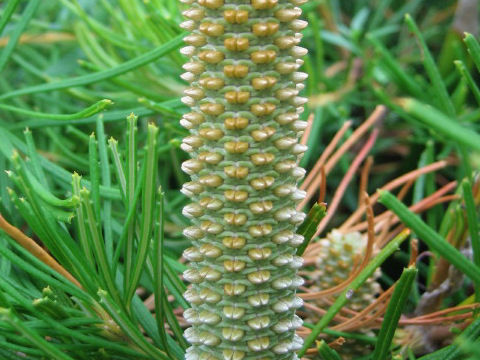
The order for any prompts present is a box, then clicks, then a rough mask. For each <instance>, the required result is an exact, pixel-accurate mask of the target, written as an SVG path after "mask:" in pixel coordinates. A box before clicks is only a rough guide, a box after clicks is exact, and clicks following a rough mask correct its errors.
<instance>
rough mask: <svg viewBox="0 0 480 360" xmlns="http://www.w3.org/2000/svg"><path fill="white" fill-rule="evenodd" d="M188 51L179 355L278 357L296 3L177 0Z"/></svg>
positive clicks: (286, 253) (294, 177) (284, 355)
mask: <svg viewBox="0 0 480 360" xmlns="http://www.w3.org/2000/svg"><path fill="white" fill-rule="evenodd" d="M183 2H185V3H188V4H190V6H189V9H188V10H186V11H185V12H184V15H185V17H186V18H187V19H188V20H187V21H185V22H183V23H182V27H183V28H185V29H187V30H189V31H190V32H191V34H190V35H188V36H187V37H186V38H185V42H186V43H187V44H188V46H186V47H184V48H183V49H182V50H181V52H182V53H183V54H184V55H186V56H188V57H189V58H190V61H189V62H187V63H186V64H185V65H184V69H185V70H186V71H187V72H186V73H185V74H183V75H182V78H183V79H184V80H186V81H188V82H189V83H190V87H188V88H187V89H186V90H185V96H184V97H183V98H182V101H183V102H184V103H185V104H187V105H188V106H189V107H191V112H189V113H187V114H185V115H184V117H183V118H182V120H181V124H182V125H183V126H184V127H185V128H187V129H189V130H190V136H188V137H186V138H185V139H184V140H183V143H182V149H183V150H185V151H187V152H188V153H190V156H191V159H190V160H187V161H185V162H184V163H183V165H182V168H183V170H184V171H185V172H186V173H188V174H189V175H190V176H191V181H190V182H188V183H186V184H184V186H183V188H182V191H183V193H184V194H186V195H187V196H189V197H190V198H191V200H192V203H191V204H189V205H187V206H186V207H185V208H184V211H183V213H184V215H185V216H187V217H188V218H190V219H191V221H192V224H193V225H192V226H190V227H188V228H186V229H185V231H184V234H185V236H187V237H188V238H189V239H190V240H191V241H192V245H193V246H192V247H190V248H188V249H187V250H186V251H185V253H184V256H185V258H186V259H188V260H189V261H190V265H189V268H188V270H187V271H186V272H185V273H184V278H185V279H186V280H187V281H189V282H190V283H191V286H190V287H189V289H188V290H187V292H186V293H185V298H186V299H187V300H188V301H189V302H190V304H191V305H192V308H191V309H188V310H186V311H185V314H184V317H185V319H186V320H187V321H188V322H189V323H190V324H191V325H192V326H191V328H189V329H187V330H186V331H185V337H186V338H187V340H188V341H189V342H190V343H191V344H192V346H191V347H190V348H189V349H188V351H187V355H186V359H187V360H244V359H245V360H253V359H255V360H273V359H275V360H290V359H297V356H296V355H295V351H296V350H298V349H299V348H300V347H301V345H302V341H301V339H300V338H299V337H298V336H297V335H295V329H297V328H298V327H299V326H301V324H302V321H301V319H300V318H299V317H297V316H296V315H295V310H296V309H297V308H299V307H301V306H302V300H301V299H300V298H298V297H297V296H296V295H295V294H296V289H297V288H298V286H300V285H301V284H302V283H303V280H302V278H300V277H299V276H298V275H297V269H298V268H299V267H300V266H301V265H302V259H301V258H300V257H298V256H296V255H295V253H296V248H297V247H298V246H299V245H300V244H301V243H302V242H303V237H302V236H300V235H298V234H296V229H297V227H298V225H299V224H301V223H302V222H303V220H304V218H305V215H304V214H303V213H302V212H299V211H297V210H296V206H297V204H298V202H299V201H300V200H301V199H303V198H304V196H305V193H304V192H303V191H300V190H299V189H298V188H297V182H298V180H299V179H301V178H302V177H303V176H304V175H305V171H304V170H303V169H302V168H300V167H299V166H298V161H299V157H301V156H302V154H303V153H304V152H305V150H306V147H305V146H304V145H302V144H300V143H299V137H300V136H301V134H302V132H303V131H304V130H305V128H306V126H307V124H306V122H304V121H301V120H300V118H299V114H301V113H302V111H303V105H304V104H305V103H306V101H307V100H306V99H305V98H303V97H300V96H298V94H299V92H300V91H301V90H302V89H303V84H302V82H303V81H304V80H305V79H306V77H307V75H306V74H305V73H302V72H299V71H298V70H299V68H300V66H301V65H302V60H301V59H300V58H301V57H302V56H304V55H305V54H306V53H307V51H306V50H305V49H304V48H302V47H299V46H298V44H299V43H300V40H301V35H300V34H299V33H298V32H299V31H300V30H302V29H303V28H304V27H305V26H306V22H305V21H303V20H300V19H299V17H300V15H301V10H300V8H299V7H298V6H299V5H300V4H302V3H304V2H305V0H196V1H195V0H184V1H183Z"/></svg>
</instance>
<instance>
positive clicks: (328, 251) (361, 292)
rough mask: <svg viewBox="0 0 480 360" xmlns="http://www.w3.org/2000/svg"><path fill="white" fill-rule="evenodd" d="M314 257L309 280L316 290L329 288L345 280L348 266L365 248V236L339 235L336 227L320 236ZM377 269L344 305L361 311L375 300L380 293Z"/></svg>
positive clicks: (347, 274)
mask: <svg viewBox="0 0 480 360" xmlns="http://www.w3.org/2000/svg"><path fill="white" fill-rule="evenodd" d="M319 242H320V244H322V245H323V246H322V247H321V248H320V250H319V253H318V260H317V266H316V267H317V270H316V272H315V273H314V276H313V279H312V280H314V282H315V284H316V285H317V287H318V288H319V290H320V291H322V290H327V289H329V288H333V287H335V286H337V285H339V284H341V283H343V282H344V281H346V280H347V279H348V278H349V276H350V274H351V272H352V269H354V268H355V265H357V266H358V264H359V263H360V262H361V260H362V259H363V256H364V255H365V249H366V247H367V239H365V238H364V237H362V234H360V233H359V232H351V233H346V234H342V233H341V232H340V231H338V230H333V231H332V232H330V233H329V234H328V235H327V237H326V238H324V239H321V240H320V241H319ZM379 277H380V269H377V270H376V271H375V273H374V275H373V276H372V277H370V278H368V279H367V281H366V282H365V284H364V285H363V286H362V287H360V288H359V289H358V290H357V291H355V293H354V294H353V295H352V297H351V298H349V300H348V307H349V308H351V309H352V310H355V311H362V310H363V309H364V308H365V307H367V306H368V305H370V304H371V303H372V302H374V301H375V298H376V295H377V294H378V293H380V291H381V286H380V284H379V283H378V282H377V279H378V278H379Z"/></svg>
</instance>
